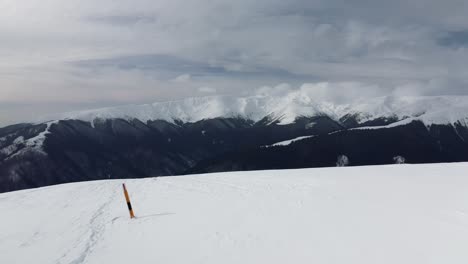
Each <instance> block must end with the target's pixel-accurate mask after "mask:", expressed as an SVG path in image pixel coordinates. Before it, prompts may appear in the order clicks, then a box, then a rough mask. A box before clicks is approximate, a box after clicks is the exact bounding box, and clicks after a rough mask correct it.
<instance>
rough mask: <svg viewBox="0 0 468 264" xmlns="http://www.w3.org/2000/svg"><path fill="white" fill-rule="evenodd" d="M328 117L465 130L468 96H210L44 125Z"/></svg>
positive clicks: (90, 113) (110, 110)
mask: <svg viewBox="0 0 468 264" xmlns="http://www.w3.org/2000/svg"><path fill="white" fill-rule="evenodd" d="M317 115H327V116H329V117H331V118H332V119H335V120H337V121H338V120H340V119H341V118H343V117H346V116H353V117H355V118H356V119H357V121H358V122H359V123H364V122H366V121H370V120H374V119H378V118H396V119H397V120H403V119H408V120H421V121H423V122H424V123H425V124H426V125H430V124H453V123H455V122H460V123H461V124H463V125H466V124H467V121H468V96H457V97H455V96H425V97H395V96H387V97H378V98H373V99H365V100H364V99H362V100H358V101H355V102H353V103H349V104H333V103H330V102H326V101H317V100H315V98H314V97H313V96H311V95H308V94H307V93H306V92H301V91H297V92H291V93H289V94H288V95H286V96H266V95H262V96H260V95H258V96H251V97H233V96H211V97H200V98H189V99H184V100H180V101H171V102H158V103H153V104H145V105H129V106H122V107H111V108H102V109H96V110H88V111H79V112H71V113H65V114H58V115H52V116H48V117H45V118H42V119H41V121H45V120H57V119H78V120H85V121H90V122H92V121H94V120H96V119H112V118H124V119H134V118H136V119H139V120H141V121H143V122H146V121H148V120H167V121H169V122H174V121H175V120H180V121H182V122H196V121H199V120H203V119H212V118H217V117H241V118H245V119H250V120H253V121H259V120H261V119H263V118H265V117H269V118H270V119H271V120H273V121H274V120H277V121H279V124H289V123H292V122H294V120H295V119H296V118H298V117H302V116H306V117H307V116H317Z"/></svg>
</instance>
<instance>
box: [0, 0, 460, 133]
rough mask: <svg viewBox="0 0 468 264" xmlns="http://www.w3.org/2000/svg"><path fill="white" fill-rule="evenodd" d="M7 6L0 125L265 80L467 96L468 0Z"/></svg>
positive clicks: (328, 90) (351, 91) (336, 95)
mask: <svg viewBox="0 0 468 264" xmlns="http://www.w3.org/2000/svg"><path fill="white" fill-rule="evenodd" d="M0 10H2V15H1V16H0V43H1V44H0V57H1V58H2V60H0V125H2V124H8V123H14V122H18V121H22V120H30V119H31V118H32V117H34V116H35V115H43V114H48V113H50V112H55V111H69V110H73V109H83V108H90V107H95V106H111V105H118V104H128V103H145V102H152V101H163V100H168V99H178V98H184V97H191V96H203V95H206V94H210V95H212V94H234V95H236V94H238V95H245V94H248V93H252V92H257V91H258V90H259V87H260V90H261V87H265V86H269V87H272V89H270V92H273V91H272V90H275V89H276V90H278V89H279V90H281V89H290V90H291V89H292V90H294V89H311V90H313V91H314V93H317V96H318V97H320V98H324V100H325V99H329V100H337V101H346V100H353V99H354V98H356V97H366V96H368V97H372V96H380V95H386V94H392V95H396V96H402V95H465V94H468V89H467V83H468V75H467V74H466V72H468V66H467V65H468V64H467V63H466V61H468V37H467V32H468V16H466V14H467V13H468V6H467V5H464V4H463V3H462V2H460V1H456V0H448V1H435V0H429V1H427V0H426V1H423V0H414V1H410V2H408V1H403V0H395V1H380V0H377V1H367V0H357V1H342V0H328V1H325V0H292V1H286V2H285V1H280V0H257V1H248V0H239V1H226V0H219V1H217V0H208V1H207V0H203V1H202V0H184V1H179V0H156V1H153V0H151V1H150V0H118V1H111V0H102V1H92V0H80V1H78V0H69V1H61V0H41V1H39V0H25V1H15V0H3V1H0ZM281 83H287V84H288V85H279V87H280V88H277V87H278V86H277V85H278V84H281ZM324 83H327V85H324ZM281 87H282V88H281ZM265 91H266V90H265Z"/></svg>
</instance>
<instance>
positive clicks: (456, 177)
mask: <svg viewBox="0 0 468 264" xmlns="http://www.w3.org/2000/svg"><path fill="white" fill-rule="evenodd" d="M466 171H468V164H467V163H459V164H437V165H394V166H385V167H354V168H329V169H304V170H288V171H258V172H238V173H222V174H210V175H196V176H185V177H165V178H153V179H142V180H127V181H126V183H127V187H128V189H129V191H130V196H131V199H132V203H133V207H134V209H135V213H136V215H137V218H136V219H133V220H130V219H129V217H128V212H127V208H126V204H125V202H124V198H123V194H122V189H121V183H122V180H109V181H98V182H87V183H74V184H66V185H59V186H53V187H46V188H40V189H34V190H26V191H18V192H12V193H5V194H0V211H1V212H2V214H1V217H0V263H16V264H23V263H24V264H29V263H73V264H78V263H89V264H91V263H97V264H102V263H113V264H120V263H122V264H124V263H125V264H126V263H140V264H143V263H216V264H217V263H236V264H237V263H337V264H338V263H339V264H341V263H356V264H367V263H369V264H374V263H382V264H383V263H389V264H394V263H401V264H404V263H408V264H414V263H425V264H430V263H437V264H439V263H451V264H457V263H460V264H461V263H463V264H464V263H467V262H468V252H467V250H466V245H467V244H468V191H467V186H468V177H466Z"/></svg>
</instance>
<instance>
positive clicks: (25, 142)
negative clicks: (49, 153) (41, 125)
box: [0, 121, 57, 160]
mask: <svg viewBox="0 0 468 264" xmlns="http://www.w3.org/2000/svg"><path fill="white" fill-rule="evenodd" d="M56 123H57V121H51V122H47V123H46V125H47V127H46V128H45V130H44V131H42V132H41V133H39V134H37V136H35V137H32V138H28V139H25V138H24V137H23V136H19V137H17V138H15V140H13V144H11V145H8V146H6V147H4V148H2V149H0V154H3V155H4V156H6V157H7V158H6V160H8V159H11V158H13V157H15V156H18V155H22V154H24V153H26V152H28V151H35V152H38V153H41V154H44V155H46V153H45V152H44V150H43V149H42V147H43V144H44V141H45V139H46V136H47V134H49V133H50V131H49V129H50V127H51V126H52V125H53V124H56ZM3 140H5V139H3ZM0 143H1V140H0Z"/></svg>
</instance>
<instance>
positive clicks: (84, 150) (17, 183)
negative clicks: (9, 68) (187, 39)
mask: <svg viewBox="0 0 468 264" xmlns="http://www.w3.org/2000/svg"><path fill="white" fill-rule="evenodd" d="M467 121H468V97H455V96H425V97H419V96H415V97H395V96H386V97H377V98H372V99H366V100H364V99H363V100H357V101H354V102H352V103H336V102H334V103H332V102H330V101H323V100H317V99H315V98H314V97H313V96H310V95H308V94H307V93H304V92H301V91H298V92H293V93H289V94H287V95H284V96H269V95H256V96H250V97H235V96H211V97H200V98H189V99H184V100H179V101H171V102H157V103H153V104H145V105H129V106H121V107H111V108H102V109H95V110H87V111H78V112H70V113H63V114H57V115H51V116H47V117H44V118H41V119H40V120H39V121H36V122H31V123H22V124H16V125H11V126H7V127H4V128H0V192H6V191H12V190H18V189H25V188H33V187H39V186H46V185H52V184H58V183H66V182H76V181H87V180H97V179H114V178H142V177H150V176H167V175H183V174H191V173H204V172H219V171H233V170H258V169H289V168H305V167H328V166H337V165H379V164H391V163H395V162H402V161H405V162H408V163H433V162H458V161H468V144H467V143H466V142H467V140H468V122H467ZM343 160H345V161H346V162H344V163H343Z"/></svg>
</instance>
